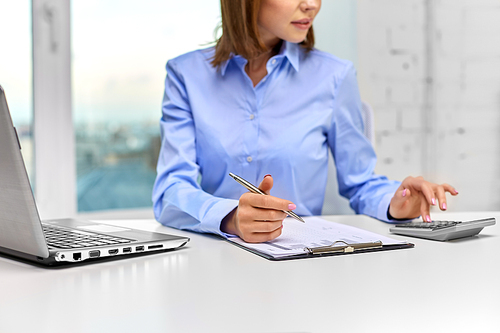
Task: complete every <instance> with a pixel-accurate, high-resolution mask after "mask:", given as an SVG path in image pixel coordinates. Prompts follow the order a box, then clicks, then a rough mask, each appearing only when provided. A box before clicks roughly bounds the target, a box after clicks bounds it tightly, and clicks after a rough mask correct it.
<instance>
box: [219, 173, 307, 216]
mask: <svg viewBox="0 0 500 333" xmlns="http://www.w3.org/2000/svg"><path fill="white" fill-rule="evenodd" d="M229 175H230V176H231V177H233V178H234V180H236V181H237V182H238V183H240V184H241V185H243V186H245V187H246V188H247V190H249V191H250V192H252V193H255V194H262V195H267V194H266V193H264V192H262V191H261V190H260V189H259V188H258V187H256V186H255V185H253V184H252V183H250V182H248V181H246V180H245V179H243V178H241V177H240V176H237V175H235V174H234V173H232V172H230V173H229ZM282 212H284V213H286V214H288V215H289V216H291V217H293V218H294V219H296V220H298V221H300V222H304V223H306V221H304V220H303V219H302V218H301V217H300V216H298V215H297V214H295V213H294V212H292V211H291V210H282Z"/></svg>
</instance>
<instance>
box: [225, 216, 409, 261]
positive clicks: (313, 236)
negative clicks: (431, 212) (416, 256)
mask: <svg viewBox="0 0 500 333" xmlns="http://www.w3.org/2000/svg"><path fill="white" fill-rule="evenodd" d="M304 220H305V221H306V223H302V222H299V221H296V220H295V219H293V218H290V217H287V218H286V219H285V221H284V222H283V224H284V227H283V233H282V234H281V235H280V236H279V237H278V238H276V239H274V240H272V241H270V242H265V243H257V244H254V243H246V242H245V241H243V240H241V239H240V238H237V237H235V238H229V239H228V240H229V241H231V242H234V243H236V244H239V245H240V246H243V247H246V248H248V249H251V250H253V251H257V252H260V253H264V254H267V255H269V256H271V257H273V258H280V257H287V256H293V255H299V254H304V253H307V250H305V248H306V247H308V248H313V247H320V246H330V245H332V244H333V243H334V242H337V241H344V242H346V243H348V244H354V243H371V242H376V241H381V242H382V244H383V245H397V244H405V243H406V242H402V241H398V240H395V239H392V238H389V237H386V236H383V235H379V234H376V233H373V232H370V231H366V230H363V229H359V228H356V227H352V226H348V225H345V224H341V223H336V222H332V221H327V220H325V219H323V218H321V217H317V216H311V217H304ZM340 245H342V244H340Z"/></svg>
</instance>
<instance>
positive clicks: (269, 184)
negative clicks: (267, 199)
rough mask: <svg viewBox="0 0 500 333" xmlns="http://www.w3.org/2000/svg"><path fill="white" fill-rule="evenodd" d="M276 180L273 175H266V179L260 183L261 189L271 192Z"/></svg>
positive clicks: (267, 192)
mask: <svg viewBox="0 0 500 333" xmlns="http://www.w3.org/2000/svg"><path fill="white" fill-rule="evenodd" d="M273 184H274V180H273V177H272V176H271V175H265V176H264V179H262V181H261V182H260V184H259V189H260V190H261V191H263V192H264V193H266V194H269V193H270V192H271V189H272V188H273Z"/></svg>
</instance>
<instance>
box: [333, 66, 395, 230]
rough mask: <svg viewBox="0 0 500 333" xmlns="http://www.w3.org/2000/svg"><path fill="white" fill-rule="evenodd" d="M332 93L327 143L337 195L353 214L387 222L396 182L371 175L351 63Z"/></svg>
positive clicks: (370, 150)
mask: <svg viewBox="0 0 500 333" xmlns="http://www.w3.org/2000/svg"><path fill="white" fill-rule="evenodd" d="M333 94H334V96H333V110H334V111H333V118H332V126H331V129H330V132H329V133H328V144H329V146H330V149H331V151H332V154H333V158H334V160H335V165H336V167H337V180H338V185H339V192H340V194H341V195H342V196H344V197H346V198H347V199H349V203H350V206H351V208H352V209H354V211H355V212H356V213H358V214H366V215H369V216H371V217H374V218H377V219H379V220H382V221H387V222H388V221H389V220H388V217H387V211H388V208H389V204H390V200H391V198H392V196H393V195H394V193H395V192H396V190H397V188H398V187H399V185H400V182H397V181H391V180H388V179H387V178H386V177H384V176H380V175H376V174H375V173H374V170H375V165H376V163H377V157H376V154H375V151H374V149H373V146H372V145H371V143H370V141H369V140H368V139H367V138H366V137H365V136H364V135H363V126H364V124H363V121H362V116H361V99H360V95H359V90H358V84H357V81H356V72H355V70H354V67H353V66H352V64H350V65H348V66H347V68H346V70H345V71H344V73H343V74H342V75H340V76H339V77H337V78H336V82H334V88H333Z"/></svg>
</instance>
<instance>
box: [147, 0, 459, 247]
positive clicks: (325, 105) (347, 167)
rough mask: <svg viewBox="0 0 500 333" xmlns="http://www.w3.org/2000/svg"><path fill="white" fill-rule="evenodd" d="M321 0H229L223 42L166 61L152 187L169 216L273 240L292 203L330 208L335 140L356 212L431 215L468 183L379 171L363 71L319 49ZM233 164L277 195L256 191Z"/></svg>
mask: <svg viewBox="0 0 500 333" xmlns="http://www.w3.org/2000/svg"><path fill="white" fill-rule="evenodd" d="M320 6H321V0H221V12H222V36H221V38H220V39H219V40H218V41H217V44H216V46H215V47H214V48H209V49H206V50H198V51H194V52H190V53H188V54H185V55H182V56H180V57H177V58H175V59H173V60H170V61H169V62H168V63H167V72H168V74H167V79H166V83H165V95H164V101H163V117H162V119H161V121H160V126H161V133H162V148H161V152H160V156H159V161H158V177H157V179H156V183H155V187H154V191H153V201H154V211H155V216H156V219H157V220H158V221H159V222H161V223H162V224H165V225H168V226H172V227H176V228H180V229H187V230H193V231H197V232H210V233H217V234H220V235H224V236H229V235H237V236H239V237H240V238H242V239H243V240H245V241H247V242H264V241H269V240H272V239H274V238H276V237H278V236H279V235H280V234H281V232H282V227H283V219H284V218H285V216H286V215H285V213H283V212H282V210H294V211H295V212H296V213H297V214H298V215H304V216H307V215H320V214H321V208H322V205H323V198H324V193H325V186H326V180H327V168H328V149H331V151H332V154H333V157H334V160H335V163H336V168H337V175H338V182H339V191H340V193H341V194H342V195H343V196H345V197H347V198H348V199H349V200H350V205H351V207H352V208H353V209H354V210H355V211H356V212H357V213H361V214H366V215H369V216H372V217H375V218H377V219H379V220H382V221H386V222H390V221H392V220H396V219H398V220H399V219H412V218H416V217H418V216H419V215H421V216H422V217H423V218H424V220H425V221H430V214H429V209H430V205H439V207H440V209H442V210H445V209H446V195H445V192H449V193H451V194H452V195H456V194H458V192H456V190H455V189H454V188H453V187H451V186H450V185H448V184H442V185H438V184H434V183H430V182H427V181H425V180H424V179H423V178H421V177H418V178H413V177H408V178H406V179H405V180H404V181H403V182H396V181H389V180H387V178H385V177H383V176H378V175H375V174H374V172H373V170H374V168H375V164H376V156H375V152H374V150H373V148H372V146H371V145H370V143H369V142H368V141H367V139H366V138H365V137H364V136H363V134H362V128H363V123H362V120H361V113H360V109H361V100H360V96H359V91H358V87H357V82H356V77H355V70H354V68H353V66H352V64H351V63H350V62H348V61H345V60H341V59H338V58H336V57H334V56H332V55H329V54H327V53H324V52H321V51H318V50H316V49H313V45H314V34H313V29H312V22H313V20H314V18H315V16H316V14H317V13H318V11H319V9H320ZM229 172H233V173H235V174H237V175H239V176H241V177H243V178H245V179H247V180H248V181H250V182H253V183H256V184H257V183H259V182H260V185H259V188H260V189H261V190H263V191H265V192H266V193H267V194H270V193H271V189H272V195H268V196H261V195H257V194H253V193H248V192H246V190H245V188H243V187H242V186H240V185H239V184H238V183H236V182H235V181H234V180H232V179H231V177H229V176H228V174H229ZM271 175H272V176H271ZM200 176H201V178H200ZM284 227H285V228H286V225H285V226H284Z"/></svg>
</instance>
